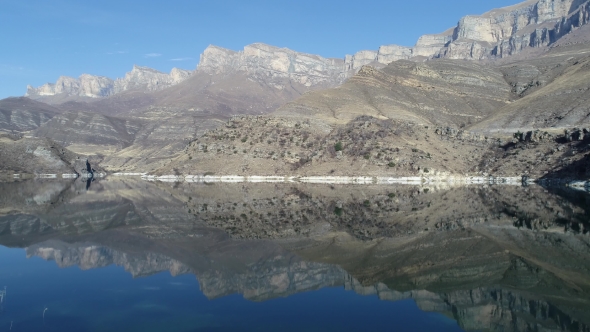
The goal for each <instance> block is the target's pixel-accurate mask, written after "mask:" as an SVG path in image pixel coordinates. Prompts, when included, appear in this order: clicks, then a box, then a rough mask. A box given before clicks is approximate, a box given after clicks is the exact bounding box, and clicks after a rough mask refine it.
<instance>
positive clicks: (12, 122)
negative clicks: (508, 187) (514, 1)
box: [0, 0, 590, 172]
mask: <svg viewBox="0 0 590 332" xmlns="http://www.w3.org/2000/svg"><path fill="white" fill-rule="evenodd" d="M589 15H590V0H585V1H582V0H538V1H533V0H529V1H525V2H523V3H521V4H518V5H514V6H510V7H506V8H501V9H495V10H492V11H489V12H487V13H485V14H482V15H478V16H466V17H463V18H462V19H460V20H459V22H458V24H457V26H455V27H454V28H451V29H449V30H447V31H445V32H443V33H441V34H435V35H424V36H422V37H420V38H419V40H418V41H417V43H416V45H415V46H414V47H404V46H398V45H385V46H381V47H380V48H379V50H377V51H360V52H357V53H356V54H354V55H351V56H348V55H347V56H345V57H344V58H343V59H330V58H324V57H321V56H318V55H312V54H305V53H299V52H295V51H292V50H290V49H287V48H279V47H274V46H269V45H265V44H261V43H257V44H252V45H247V46H245V47H244V49H243V50H241V51H232V50H228V49H224V48H221V47H217V46H209V47H208V48H206V49H205V50H204V51H203V54H201V57H200V61H199V64H198V66H197V68H196V69H195V70H193V71H189V70H182V69H177V68H174V69H172V71H171V72H170V73H169V74H167V73H162V72H158V71H156V70H153V69H150V68H146V67H139V66H134V67H133V69H132V70H131V71H130V72H129V73H127V74H126V75H125V77H123V78H117V79H110V78H106V77H101V76H93V75H88V74H84V75H82V76H80V77H79V78H77V79H76V78H70V77H60V78H59V79H58V81H57V82H56V83H48V84H45V85H43V86H41V87H39V88H33V87H28V89H27V95H26V97H22V98H8V99H5V100H3V101H0V111H1V112H0V130H3V131H13V132H14V131H16V132H21V133H27V135H31V136H37V137H46V138H50V139H53V140H55V141H56V142H57V143H59V144H61V145H63V146H66V147H68V148H69V149H71V150H72V151H74V152H77V153H81V154H91V155H100V156H101V157H100V158H101V159H102V163H103V165H104V166H105V167H106V168H107V169H109V170H141V171H147V172H150V171H155V170H157V169H161V168H162V167H164V166H165V165H167V167H166V169H171V165H172V164H171V160H172V159H174V158H177V157H187V156H186V155H183V152H182V151H183V150H185V149H186V148H187V145H188V144H189V143H190V142H193V141H194V140H196V139H197V138H199V137H201V136H202V135H203V134H204V133H205V132H207V131H210V130H212V129H215V128H220V127H222V126H223V125H224V124H225V123H226V121H227V120H228V119H229V118H231V117H232V116H237V115H240V116H241V115H250V116H253V115H256V116H258V115H266V116H268V117H272V118H281V119H291V120H295V121H297V120H301V121H311V122H312V123H313V124H314V125H315V126H319V127H321V126H323V127H322V128H324V129H322V130H323V131H326V130H327V131H330V130H331V131H335V130H337V129H338V128H341V126H346V125H347V123H349V122H350V121H352V120H354V119H356V118H357V117H359V116H371V117H374V118H377V119H389V120H392V121H406V122H411V123H414V124H418V125H423V126H427V127H431V128H434V127H436V126H442V127H450V128H458V129H462V130H470V131H475V132H478V133H481V134H485V135H499V136H501V137H504V138H506V136H507V137H510V135H512V133H514V132H516V131H519V130H520V131H528V130H535V129H551V130H557V129H558V130H563V129H567V128H572V127H590V109H589V106H588V105H590V99H589V98H590V97H589V95H590V93H589V90H588V89H589V88H590V83H589V82H590V70H589V67H588V66H589V65H590V60H589V59H590V58H589V56H590V25H588V24H587V23H588V22H589V20H590V16H589ZM466 60H469V61H466ZM289 121H290V120H289ZM287 122H288V121H287ZM319 127H318V128H319ZM259 129H260V128H257V127H253V128H252V129H251V130H253V134H256V132H257V131H259ZM260 130H261V129H260ZM286 130H288V129H286ZM261 133H262V132H260V133H258V134H261ZM324 134H325V133H324V132H323V133H321V134H320V133H318V134H317V135H324ZM317 135H316V136H317ZM230 137H231V135H230ZM248 144H249V143H248ZM253 148H254V149H259V148H258V147H256V146H253ZM246 155H247V156H249V154H248V152H246ZM220 162H221V161H220Z"/></svg>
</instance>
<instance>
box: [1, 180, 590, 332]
mask: <svg viewBox="0 0 590 332" xmlns="http://www.w3.org/2000/svg"><path fill="white" fill-rule="evenodd" d="M589 201H590V200H589V196H588V194H587V193H585V192H580V191H571V190H567V189H564V188H542V187H539V186H531V187H500V186H497V187H496V186H493V187H478V186H472V187H459V188H440V187H430V188H428V187H426V188H425V187H414V186H370V185H369V186H333V187H330V186H325V185H305V184H292V185H291V184H289V185H287V184H231V185H222V184H215V185H202V184H165V183H149V182H142V181H135V180H129V179H110V178H107V179H105V180H101V181H95V182H93V183H91V184H90V186H87V183H85V182H58V181H55V180H46V181H28V182H20V183H5V184H0V204H1V205H0V262H1V264H2V268H1V269H0V288H3V287H4V286H6V287H7V288H6V295H5V297H4V299H3V302H2V312H1V313H0V330H6V331H112V330H124V331H233V330H251V331H271V330H272V331H275V330H287V331H301V330H305V331H369V330H370V331H390V330H399V331H426V330H428V331H462V330H495V331H534V330H545V331H562V330H568V331H586V330H588V329H590V315H589V314H588V313H589V312H590V296H589V295H588V294H589V293H588V292H590V244H589V243H590V239H589V234H588V229H589V227H588V219H589V218H588V216H589V214H588V212H589V210H588V206H589V204H588V202H589Z"/></svg>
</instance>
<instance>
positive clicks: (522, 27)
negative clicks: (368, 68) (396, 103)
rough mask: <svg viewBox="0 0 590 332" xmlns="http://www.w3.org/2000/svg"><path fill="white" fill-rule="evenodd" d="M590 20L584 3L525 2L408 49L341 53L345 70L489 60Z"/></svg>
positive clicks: (544, 42)
mask: <svg viewBox="0 0 590 332" xmlns="http://www.w3.org/2000/svg"><path fill="white" fill-rule="evenodd" d="M589 21H590V1H587V0H586V1H583V0H529V1H525V2H523V3H520V4H517V5H514V6H510V7H505V8H499V9H494V10H492V11H489V12H487V13H484V14H482V15H470V16H465V17H463V18H461V19H460V20H459V22H458V23H457V26H455V27H454V28H451V29H448V30H446V31H445V32H443V33H440V34H434V35H424V36H422V37H420V38H419V39H418V42H417V43H416V45H414V47H411V48H410V47H404V46H397V45H387V46H381V47H380V48H379V51H360V52H358V53H356V54H354V55H352V56H346V64H347V68H350V69H354V70H359V69H360V68H361V67H362V66H363V65H366V64H369V63H373V64H388V63H390V62H391V61H395V60H400V59H410V58H417V59H423V58H448V59H467V60H480V59H493V58H503V57H506V56H510V55H514V54H518V53H520V52H522V51H524V50H526V49H529V48H539V47H546V46H549V45H551V44H553V43H555V42H556V41H557V40H558V39H560V38H561V37H563V36H565V35H567V34H568V33H570V32H573V31H575V30H577V29H578V28H580V27H582V26H584V25H586V24H587V23H588V22H589Z"/></svg>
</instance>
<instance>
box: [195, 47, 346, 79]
mask: <svg viewBox="0 0 590 332" xmlns="http://www.w3.org/2000/svg"><path fill="white" fill-rule="evenodd" d="M197 71H198V72H203V73H208V74H229V73H234V72H245V73H247V74H248V75H250V76H253V77H254V78H257V79H263V78H264V79H290V80H293V81H295V82H297V83H300V84H302V85H304V86H307V87H311V86H315V85H318V84H329V85H333V84H339V83H342V82H343V80H344V79H346V78H347V70H346V68H345V67H344V61H343V60H341V59H333V58H324V57H321V56H318V55H313V54H307V53H301V52H296V51H293V50H291V49H288V48H281V47H277V46H271V45H267V44H263V43H254V44H250V45H246V46H245V47H244V49H243V50H241V51H233V50H229V49H226V48H223V47H219V46H215V45H210V46H209V47H207V48H206V49H205V50H204V51H203V54H201V57H200V62H199V65H198V67H197Z"/></svg>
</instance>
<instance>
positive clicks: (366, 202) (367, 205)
mask: <svg viewBox="0 0 590 332" xmlns="http://www.w3.org/2000/svg"><path fill="white" fill-rule="evenodd" d="M363 205H364V206H366V207H369V206H371V202H370V201H369V200H368V199H366V200H365V201H364V202H363Z"/></svg>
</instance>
